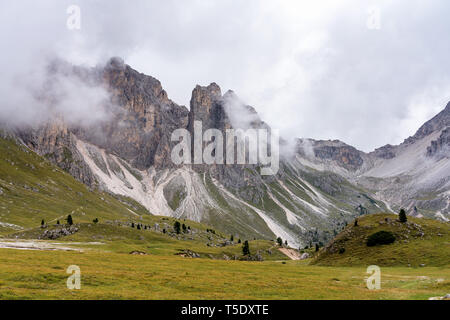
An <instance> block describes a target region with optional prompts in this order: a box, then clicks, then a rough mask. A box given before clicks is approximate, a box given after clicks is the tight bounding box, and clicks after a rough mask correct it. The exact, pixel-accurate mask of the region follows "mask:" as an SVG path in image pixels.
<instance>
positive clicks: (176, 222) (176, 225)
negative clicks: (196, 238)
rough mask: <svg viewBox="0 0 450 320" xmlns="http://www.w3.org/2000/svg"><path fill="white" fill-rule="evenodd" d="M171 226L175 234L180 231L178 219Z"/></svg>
mask: <svg viewBox="0 0 450 320" xmlns="http://www.w3.org/2000/svg"><path fill="white" fill-rule="evenodd" d="M173 228H174V229H175V232H176V233H177V234H180V231H181V224H180V222H178V221H175V223H174V224H173Z"/></svg>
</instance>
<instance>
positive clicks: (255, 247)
mask: <svg viewBox="0 0 450 320" xmlns="http://www.w3.org/2000/svg"><path fill="white" fill-rule="evenodd" d="M175 221H176V220H175V219H173V218H168V217H158V216H150V217H144V218H143V219H142V220H141V219H140V220H139V221H135V220H134V221H133V220H130V221H122V222H119V221H115V222H109V223H98V224H94V223H75V224H74V226H75V227H77V228H78V229H79V231H78V232H76V233H74V234H72V235H69V236H63V237H60V238H58V239H57V240H56V241H54V242H57V243H62V244H64V245H65V246H68V247H75V248H82V249H90V250H96V251H102V252H116V253H126V254H128V253H130V252H132V251H139V252H143V253H146V254H151V255H160V256H167V255H176V254H183V253H184V252H186V251H190V252H191V253H196V254H198V255H199V257H200V258H206V259H224V260H227V259H241V258H243V256H242V243H238V239H235V241H234V242H229V241H228V240H229V236H227V235H224V234H222V233H221V232H219V231H216V230H212V229H209V228H208V226H206V225H203V224H200V223H196V222H193V221H188V220H180V223H183V224H186V226H189V228H190V229H189V230H188V231H187V232H186V233H184V232H181V233H180V234H176V232H175V231H174V229H173V224H174V222H175ZM131 222H134V223H135V227H134V228H132V227H131V226H130V223H131ZM138 223H139V224H143V225H145V226H149V227H150V226H151V227H152V228H151V229H137V228H136V225H137V224H138ZM155 224H158V226H159V231H156V230H154V225H155ZM59 228H61V226H49V227H48V228H45V229H41V228H39V227H38V228H34V229H29V230H27V231H20V232H15V233H13V234H9V235H6V236H5V238H6V239H27V240H32V239H42V238H43V233H44V232H45V231H46V230H55V229H59ZM163 228H164V229H165V230H166V232H165V233H163V232H162V230H163ZM244 240H245V239H242V242H243V241H244ZM0 241H1V238H0ZM49 242H50V243H51V242H52V241H49ZM249 243H250V253H251V255H255V254H259V255H260V256H261V257H262V258H263V259H264V260H288V257H287V256H286V255H284V254H283V253H281V252H280V251H279V250H278V246H277V245H276V244H275V242H274V241H268V240H251V241H249ZM225 244H226V245H225Z"/></svg>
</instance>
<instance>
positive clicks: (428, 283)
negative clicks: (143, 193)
mask: <svg viewBox="0 0 450 320" xmlns="http://www.w3.org/2000/svg"><path fill="white" fill-rule="evenodd" d="M69 265H78V266H79V267H80V269H81V289H80V290H69V289H67V287H66V279H67V277H68V276H69V275H68V274H66V269H67V267H68V266H69ZM365 272H366V269H365V268H364V267H322V266H310V265H308V264H307V262H304V261H287V262H285V263H284V264H283V263H282V262H280V261H266V262H243V261H223V260H211V259H188V258H182V257H177V256H159V255H146V256H135V255H130V254H121V253H114V252H101V251H96V250H92V251H91V250H88V251H85V252H83V253H79V252H64V251H22V250H12V249H0V298H1V299H427V298H429V297H432V296H443V295H445V294H446V293H448V292H450V281H449V278H450V269H449V268H448V267H425V268H404V267H385V268H383V267H382V268H381V289H380V290H368V289H367V288H366V284H365V277H366V276H367V274H366V273H365Z"/></svg>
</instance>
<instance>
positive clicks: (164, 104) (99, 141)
mask: <svg viewBox="0 0 450 320" xmlns="http://www.w3.org/2000/svg"><path fill="white" fill-rule="evenodd" d="M102 81H103V83H104V85H105V86H106V88H107V89H108V91H109V92H110V93H111V100H112V104H113V105H114V106H115V108H114V109H113V110H112V112H113V114H114V115H113V118H112V120H110V121H108V122H106V123H104V124H102V125H101V126H100V127H99V128H98V127H96V128H75V130H74V131H75V132H76V134H77V136H79V137H80V138H81V139H83V140H86V141H88V142H91V143H93V144H95V145H97V146H99V147H100V148H103V149H105V150H106V151H107V152H109V153H114V154H117V155H119V156H120V157H122V158H124V159H125V160H127V161H129V162H130V163H131V164H132V165H133V166H135V167H136V168H138V169H141V170H144V169H147V168H149V167H150V166H155V167H156V168H165V167H168V166H171V165H172V162H171V161H170V150H171V142H170V135H171V133H172V131H174V130H175V129H178V128H186V126H187V121H188V110H187V109H186V108H185V107H183V106H178V105H177V104H175V103H174V102H172V101H171V100H170V99H169V98H168V96H167V93H166V92H165V91H164V90H163V89H162V86H161V83H160V82H159V81H158V80H156V79H155V78H153V77H150V76H147V75H144V74H142V73H139V72H137V71H135V70H133V69H132V68H131V67H129V66H128V65H125V64H123V62H121V61H120V60H119V61H118V60H117V59H111V60H110V61H109V63H108V64H107V65H106V66H105V68H104V70H103V72H102Z"/></svg>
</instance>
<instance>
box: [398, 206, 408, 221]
mask: <svg viewBox="0 0 450 320" xmlns="http://www.w3.org/2000/svg"><path fill="white" fill-rule="evenodd" d="M398 219H399V220H400V222H403V223H404V222H406V221H407V220H408V218H407V217H406V211H405V209H401V210H400V212H399V214H398Z"/></svg>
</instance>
